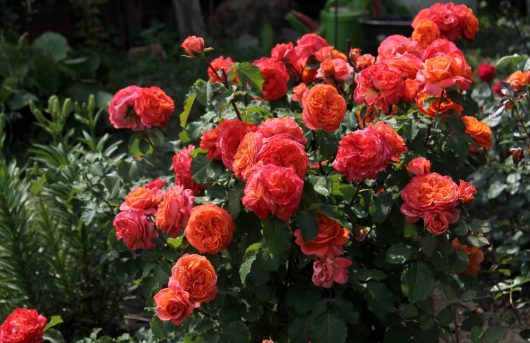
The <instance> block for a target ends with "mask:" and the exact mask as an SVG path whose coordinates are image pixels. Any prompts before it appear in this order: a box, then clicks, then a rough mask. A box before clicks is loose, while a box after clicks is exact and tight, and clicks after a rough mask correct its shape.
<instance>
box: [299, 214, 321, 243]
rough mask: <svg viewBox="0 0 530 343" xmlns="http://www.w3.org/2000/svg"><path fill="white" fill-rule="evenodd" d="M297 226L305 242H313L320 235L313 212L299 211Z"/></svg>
mask: <svg viewBox="0 0 530 343" xmlns="http://www.w3.org/2000/svg"><path fill="white" fill-rule="evenodd" d="M296 226H297V228H298V229H300V230H301V231H302V236H303V237H304V241H305V242H311V241H312V240H313V239H315V237H316V236H317V234H318V220H317V216H316V215H315V213H314V212H313V211H310V210H303V211H299V212H298V213H297V214H296Z"/></svg>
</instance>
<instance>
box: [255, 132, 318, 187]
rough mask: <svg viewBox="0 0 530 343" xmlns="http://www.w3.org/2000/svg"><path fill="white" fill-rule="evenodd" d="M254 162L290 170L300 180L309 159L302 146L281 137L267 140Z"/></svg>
mask: <svg viewBox="0 0 530 343" xmlns="http://www.w3.org/2000/svg"><path fill="white" fill-rule="evenodd" d="M256 160H257V161H258V162H263V164H274V165H276V166H280V167H287V168H291V169H292V170H293V171H294V172H295V173H296V175H298V176H299V177H300V179H302V180H303V179H304V178H305V174H306V172H307V168H308V167H309V158H308V157H307V154H306V152H305V148H304V146H303V145H302V144H300V143H298V142H296V141H294V140H292V139H290V138H289V137H282V136H281V135H280V136H276V137H272V138H269V139H267V140H266V142H265V143H264V144H263V146H262V148H261V149H260V151H259V153H258V155H257V156H256Z"/></svg>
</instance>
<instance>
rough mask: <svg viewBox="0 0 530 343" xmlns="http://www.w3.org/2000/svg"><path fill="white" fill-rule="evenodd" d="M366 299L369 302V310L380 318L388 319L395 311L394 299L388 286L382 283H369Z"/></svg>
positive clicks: (365, 294)
mask: <svg viewBox="0 0 530 343" xmlns="http://www.w3.org/2000/svg"><path fill="white" fill-rule="evenodd" d="M364 297H365V298H366V300H367V305H368V309H370V311H372V312H373V313H374V314H375V315H376V316H378V317H379V318H383V319H384V318H386V316H387V315H388V314H389V313H390V312H392V311H393V310H394V297H393V296H392V293H390V291H389V290H388V288H387V287H386V285H385V284H383V283H381V282H368V284H367V285H366V292H365V293H364Z"/></svg>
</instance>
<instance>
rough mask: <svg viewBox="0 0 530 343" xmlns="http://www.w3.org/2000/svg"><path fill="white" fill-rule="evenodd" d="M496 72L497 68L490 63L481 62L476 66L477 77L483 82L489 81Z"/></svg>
mask: <svg viewBox="0 0 530 343" xmlns="http://www.w3.org/2000/svg"><path fill="white" fill-rule="evenodd" d="M496 74H497V68H495V67H494V66H492V65H491V64H490V63H482V64H481V65H479V66H478V68H477V75H478V78H479V79H481V80H482V81H484V82H491V80H493V79H494V78H495V75H496Z"/></svg>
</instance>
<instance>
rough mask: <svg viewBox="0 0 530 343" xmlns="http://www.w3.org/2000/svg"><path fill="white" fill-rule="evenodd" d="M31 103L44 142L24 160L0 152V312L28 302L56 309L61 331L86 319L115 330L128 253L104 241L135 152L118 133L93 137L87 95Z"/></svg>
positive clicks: (93, 113)
mask: <svg viewBox="0 0 530 343" xmlns="http://www.w3.org/2000/svg"><path fill="white" fill-rule="evenodd" d="M30 106H31V111H32V112H33V114H34V115H35V118H36V125H38V126H39V127H40V128H41V130H42V131H43V132H45V133H46V134H47V135H48V136H49V140H48V141H46V142H43V144H35V145H34V146H33V148H31V150H30V151H29V157H30V163H28V165H27V166H24V167H17V166H16V163H15V162H14V161H8V160H7V159H6V156H5V155H4V154H3V150H2V157H1V161H0V162H1V164H0V187H1V188H2V189H1V192H0V196H1V197H2V199H1V200H2V205H1V206H0V207H1V208H0V211H1V212H0V213H1V215H0V237H1V238H2V239H1V240H0V261H1V262H2V263H1V264H0V280H2V281H3V282H1V283H0V293H1V294H2V302H4V303H5V304H6V305H7V306H2V307H0V311H1V313H0V315H1V316H5V315H7V313H8V311H10V310H11V309H12V308H13V307H15V306H33V307H35V308H38V309H39V310H41V311H43V312H45V313H51V314H58V315H60V316H61V317H62V318H63V320H64V322H65V324H64V325H65V328H66V329H65V330H64V331H63V333H64V334H65V335H66V337H72V336H73V337H75V336H77V337H79V336H80V335H84V334H86V333H88V332H89V331H90V330H91V328H93V327H101V328H103V329H104V330H105V332H114V331H115V330H116V329H117V326H118V325H124V318H123V311H124V310H123V307H124V305H125V304H126V303H127V302H126V301H124V297H125V296H126V295H127V294H129V292H130V291H131V290H134V285H133V284H132V277H133V274H134V273H133V274H131V273H129V272H128V269H127V263H129V262H130V258H123V256H121V252H120V250H113V249H112V247H113V246H114V244H115V238H114V233H113V231H112V224H111V222H112V218H113V215H114V212H115V210H116V208H117V207H118V203H117V202H116V196H118V195H119V194H120V193H122V192H123V187H125V186H127V185H128V181H127V180H129V179H130V175H129V173H131V172H132V173H133V174H134V172H135V169H134V168H131V166H133V165H134V163H133V160H132V159H131V158H129V157H126V156H125V155H124V154H122V153H120V152H119V146H120V142H119V141H112V140H111V137H110V136H109V135H103V136H101V137H97V136H95V133H96V127H97V126H98V123H99V119H100V117H101V113H102V111H103V110H102V109H97V108H96V101H95V97H93V96H91V97H90V98H89V100H88V103H86V104H82V103H77V102H72V101H71V100H70V99H66V100H64V101H59V99H58V98H57V97H51V98H50V100H49V102H48V107H47V109H46V111H45V112H43V111H42V110H41V109H40V108H39V107H38V106H37V105H35V104H33V103H31V104H30ZM69 119H74V120H75V122H76V125H75V126H74V127H72V126H69V125H68V124H67V123H68V121H69ZM129 295H130V294H129ZM133 298H134V296H133ZM133 298H132V299H133ZM126 322H127V320H126V319H125V323H126Z"/></svg>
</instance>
